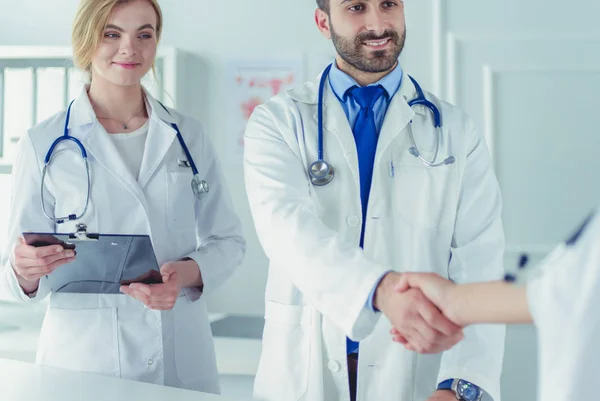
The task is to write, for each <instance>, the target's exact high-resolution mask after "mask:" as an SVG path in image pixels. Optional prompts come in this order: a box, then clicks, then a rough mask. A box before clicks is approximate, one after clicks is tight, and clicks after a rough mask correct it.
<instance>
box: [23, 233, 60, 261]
mask: <svg viewBox="0 0 600 401" xmlns="http://www.w3.org/2000/svg"><path fill="white" fill-rule="evenodd" d="M63 251H64V248H63V247H62V246H61V245H48V246H39V247H35V246H31V245H27V244H26V243H25V242H24V241H23V238H21V237H19V238H18V239H17V245H16V246H15V250H14V252H15V256H21V257H24V258H27V259H39V258H44V257H46V256H51V255H54V254H57V253H60V252H63Z"/></svg>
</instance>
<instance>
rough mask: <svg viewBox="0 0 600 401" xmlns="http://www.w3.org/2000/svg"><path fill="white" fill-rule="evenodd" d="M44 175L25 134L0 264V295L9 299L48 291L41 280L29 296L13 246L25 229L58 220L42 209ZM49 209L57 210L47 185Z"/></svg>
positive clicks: (46, 227) (48, 227)
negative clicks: (21, 282)
mask: <svg viewBox="0 0 600 401" xmlns="http://www.w3.org/2000/svg"><path fill="white" fill-rule="evenodd" d="M41 183H42V175H41V169H40V162H39V159H38V157H37V155H36V152H35V149H34V147H33V143H32V142H31V137H30V136H29V134H27V135H24V136H23V137H22V138H21V140H20V143H19V150H18V153H17V157H16V160H15V163H14V165H13V169H12V196H11V206H10V219H9V225H8V233H7V236H6V244H5V247H4V252H3V253H2V262H1V265H0V298H2V299H4V300H8V301H16V302H29V301H32V300H36V299H42V298H44V297H45V296H46V295H48V293H49V289H48V288H47V287H46V286H45V284H44V283H45V280H43V279H42V280H40V287H39V288H38V291H37V292H36V293H35V295H34V296H31V297H30V296H28V295H26V294H25V293H24V292H23V289H22V288H21V286H20V285H19V283H18V281H17V276H16V274H15V271H14V270H13V268H12V265H11V259H12V257H13V256H12V255H13V249H14V246H15V243H16V241H17V238H18V237H19V236H20V235H21V233H23V232H24V231H37V232H54V231H55V224H54V222H52V221H51V220H49V219H48V218H47V217H46V216H45V215H44V213H43V211H42V201H41V195H40V188H41ZM44 191H45V193H44V201H45V202H46V210H50V211H51V210H54V199H53V198H52V195H51V194H50V193H49V191H48V190H47V189H46V188H44Z"/></svg>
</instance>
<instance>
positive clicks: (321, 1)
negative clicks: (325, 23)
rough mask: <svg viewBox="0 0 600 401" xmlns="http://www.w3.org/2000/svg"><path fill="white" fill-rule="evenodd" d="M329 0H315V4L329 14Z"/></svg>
mask: <svg viewBox="0 0 600 401" xmlns="http://www.w3.org/2000/svg"><path fill="white" fill-rule="evenodd" d="M329 1H330V0H317V6H319V8H320V9H321V10H323V11H325V12H326V13H327V14H329Z"/></svg>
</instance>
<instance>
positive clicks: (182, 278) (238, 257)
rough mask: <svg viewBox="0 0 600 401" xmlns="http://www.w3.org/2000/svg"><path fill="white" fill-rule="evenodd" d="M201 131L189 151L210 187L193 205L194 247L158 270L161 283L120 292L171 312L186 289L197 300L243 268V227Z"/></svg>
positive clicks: (212, 153) (129, 288)
mask: <svg viewBox="0 0 600 401" xmlns="http://www.w3.org/2000/svg"><path fill="white" fill-rule="evenodd" d="M197 132H198V136H199V138H202V139H200V146H196V147H194V148H193V149H190V151H192V152H193V154H194V155H196V156H194V160H195V161H196V163H198V166H197V167H198V171H200V172H206V174H205V175H204V177H203V178H204V179H205V180H206V181H207V182H208V183H209V185H210V188H209V192H208V193H207V194H204V195H203V197H202V199H200V200H196V202H195V204H194V215H195V216H194V218H195V223H196V238H197V246H196V249H195V250H194V251H193V252H191V253H190V254H188V255H185V257H183V258H182V259H181V260H179V261H170V262H167V263H165V264H163V265H162V266H161V267H160V273H161V275H162V280H163V283H162V284H158V285H148V284H143V283H133V284H129V285H125V286H121V288H120V291H121V292H123V293H124V294H127V295H130V296H132V297H134V298H136V299H138V300H139V301H140V302H142V303H144V304H145V305H146V306H147V307H149V308H151V309H156V310H169V309H172V308H173V306H174V305H175V302H176V301H177V297H178V296H179V293H180V292H181V290H182V289H183V291H184V293H185V295H186V297H187V298H188V299H189V300H190V301H196V300H198V299H199V298H200V295H201V294H203V293H206V292H210V291H213V290H214V289H216V288H218V287H219V286H220V285H221V284H223V283H224V282H225V280H227V279H228V278H229V277H230V276H231V274H232V273H233V271H234V270H235V268H236V267H237V266H239V265H240V263H241V262H242V259H243V257H244V254H245V252H246V241H245V240H244V238H243V237H242V232H241V223H240V220H239V218H238V217H237V215H236V213H235V211H234V210H233V205H232V204H231V198H230V196H229V193H228V191H227V187H226V184H225V177H224V176H223V174H222V173H221V169H220V166H219V164H218V161H217V158H216V155H215V151H214V149H213V147H212V145H211V143H210V140H209V139H208V137H207V136H206V134H204V133H203V131H202V128H201V127H200V128H199V129H198V130H197ZM188 142H189V143H192V141H188ZM194 151H195V152H194ZM190 218H192V217H191V216H190Z"/></svg>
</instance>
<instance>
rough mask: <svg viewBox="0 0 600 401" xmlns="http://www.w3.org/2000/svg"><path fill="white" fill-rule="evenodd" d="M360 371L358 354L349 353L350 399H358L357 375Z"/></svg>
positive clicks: (354, 400)
mask: <svg viewBox="0 0 600 401" xmlns="http://www.w3.org/2000/svg"><path fill="white" fill-rule="evenodd" d="M357 373H358V354H350V355H348V384H349V386H350V401H356V377H357Z"/></svg>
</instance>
